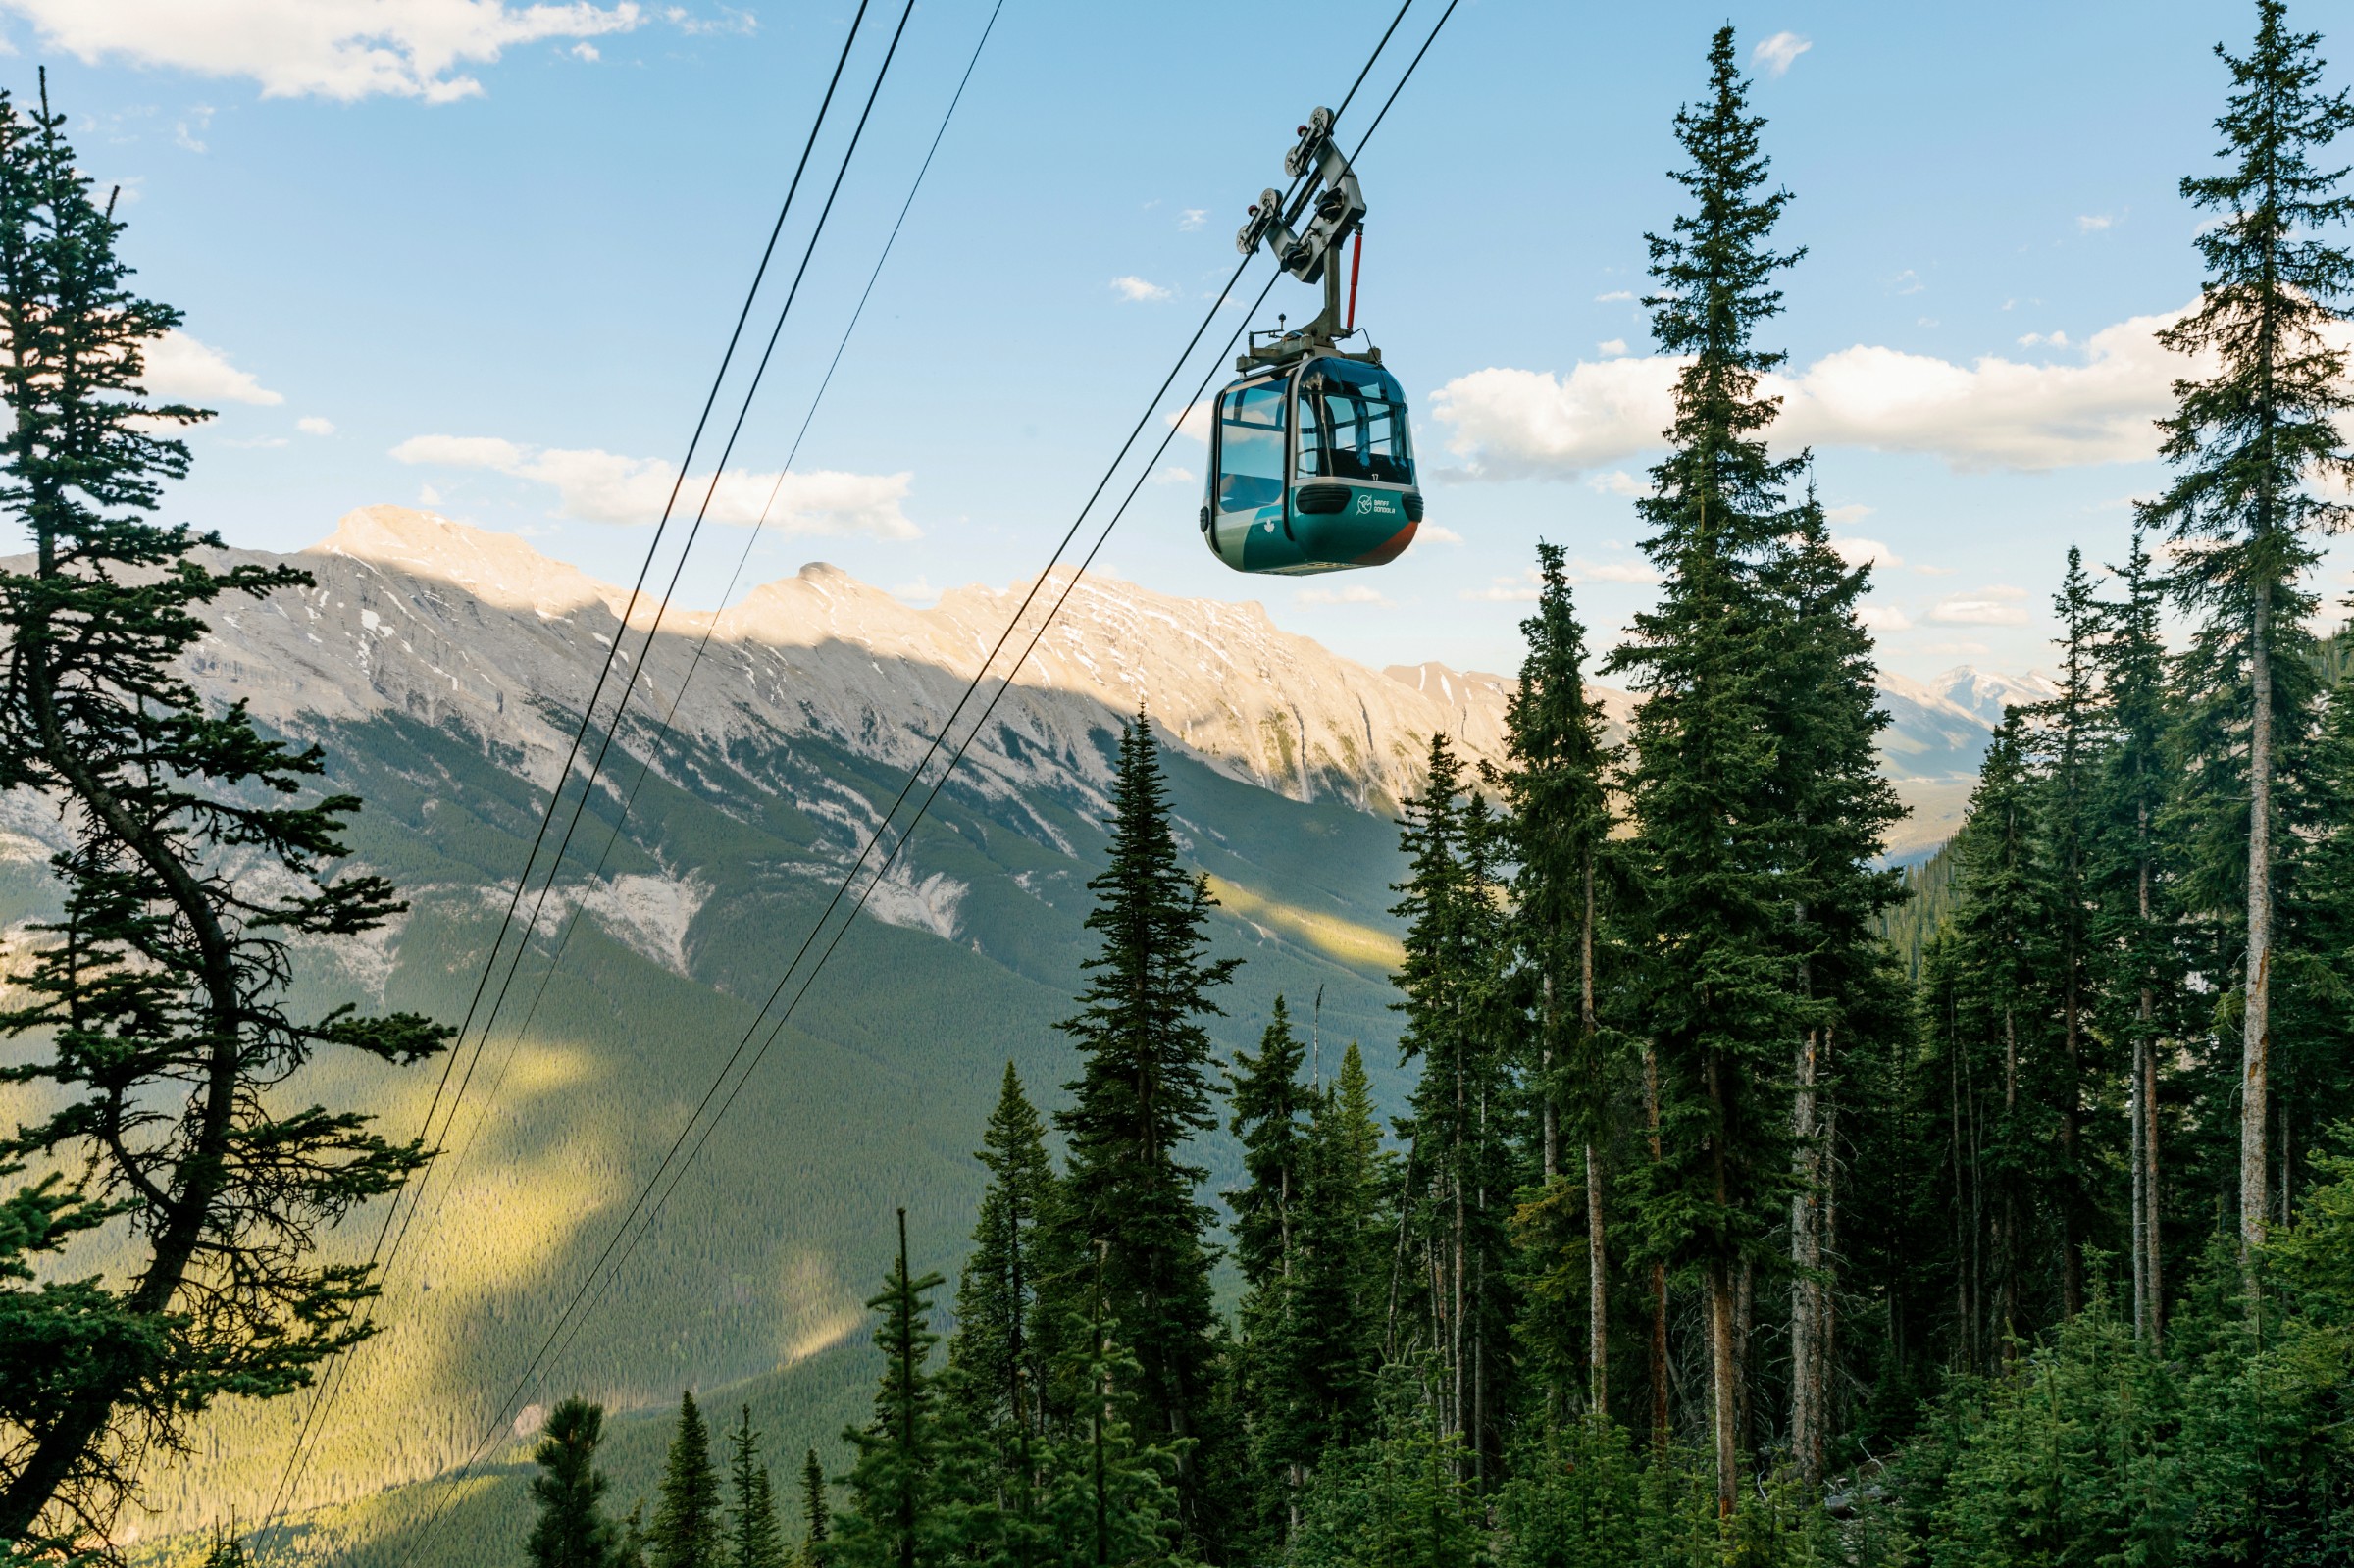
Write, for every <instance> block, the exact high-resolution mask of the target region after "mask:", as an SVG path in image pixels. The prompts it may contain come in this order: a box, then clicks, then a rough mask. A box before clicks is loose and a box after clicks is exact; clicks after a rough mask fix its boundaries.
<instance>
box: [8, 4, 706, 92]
mask: <svg viewBox="0 0 2354 1568" xmlns="http://www.w3.org/2000/svg"><path fill="white" fill-rule="evenodd" d="M6 6H7V9H9V10H11V11H14V12H16V13H17V14H18V15H20V16H23V17H25V18H26V19H27V20H29V21H30V22H31V23H32V25H33V26H34V28H35V29H36V30H37V31H38V32H39V33H40V36H41V41H42V43H43V44H44V45H46V46H47V47H49V48H52V49H60V50H63V51H65V52H66V53H68V54H70V55H73V56H74V57H75V58H76V59H77V60H80V61H81V62H82V63H83V64H85V65H97V64H98V63H100V62H101V61H105V60H126V61H128V62H130V63H132V64H135V65H142V66H165V67H170V68H173V69H176V70H180V71H190V72H194V73H196V74H198V75H200V76H243V77H247V78H249V79H251V80H253V81H257V82H259V83H260V84H261V88H262V96H263V97H265V98H304V97H313V98H333V99H337V100H340V101H342V102H345V103H350V102H355V101H357V100H359V99H362V98H372V97H377V96H380V95H381V96H387V97H396V98H416V99H421V100H423V101H424V102H426V103H450V102H454V101H456V100H457V99H460V98H471V97H474V96H476V95H477V94H479V93H481V92H482V90H483V84H482V82H481V81H480V80H479V79H477V78H476V77H474V76H468V75H466V74H465V72H464V70H463V68H464V67H467V66H474V65H489V64H492V63H494V62H495V61H497V59H498V58H499V56H500V54H502V53H503V52H504V51H506V50H508V49H511V48H516V47H519V46H521V45H525V44H532V43H540V42H546V41H550V40H555V41H561V40H564V39H575V40H585V39H588V38H593V37H602V36H604V35H606V34H608V33H617V32H628V31H630V30H632V29H633V28H636V27H639V26H640V25H643V24H644V22H645V21H646V15H645V12H644V11H643V10H642V9H640V6H638V5H637V4H635V3H631V0H624V3H622V4H617V5H611V6H600V5H594V4H590V3H588V0H552V3H551V0H538V3H534V4H528V5H517V4H512V3H510V0H304V3H303V4H301V5H299V6H289V5H287V4H285V3H284V0H206V3H205V4H203V5H200V6H199V5H175V4H169V3H164V0H152V3H143V4H142V3H117V4H111V5H93V4H91V3H90V0H6ZM682 15H683V13H682Z"/></svg>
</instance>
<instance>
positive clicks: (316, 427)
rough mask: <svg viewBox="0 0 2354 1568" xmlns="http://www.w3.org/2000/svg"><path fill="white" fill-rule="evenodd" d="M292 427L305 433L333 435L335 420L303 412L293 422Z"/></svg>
mask: <svg viewBox="0 0 2354 1568" xmlns="http://www.w3.org/2000/svg"><path fill="white" fill-rule="evenodd" d="M294 428H295V429H296V430H300V431H302V433H303V434H305V435H333V434H334V433H335V422H334V421H333V420H329V419H321V418H320V417H319V416H318V415H316V414H305V415H304V416H303V417H302V418H300V419H298V420H296V421H295V422H294Z"/></svg>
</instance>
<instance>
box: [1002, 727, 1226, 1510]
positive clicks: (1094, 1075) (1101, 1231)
mask: <svg viewBox="0 0 2354 1568" xmlns="http://www.w3.org/2000/svg"><path fill="white" fill-rule="evenodd" d="M1111 797H1112V815H1111V822H1110V827H1111V853H1110V859H1109V863H1108V864H1107V865H1106V866H1105V867H1104V869H1103V871H1102V872H1101V873H1100V875H1098V876H1097V877H1095V878H1094V879H1093V880H1092V881H1090V882H1089V884H1088V889H1089V891H1091V892H1092V893H1094V894H1095V899H1096V903H1095V908H1094V909H1093V910H1092V911H1090V913H1089V914H1088V917H1087V928H1088V930H1090V931H1092V932H1094V933H1096V935H1097V938H1098V941H1099V942H1100V947H1099V950H1098V951H1097V954H1096V956H1095V957H1093V958H1091V959H1089V960H1088V961H1087V964H1086V970H1087V975H1088V984H1087V988H1086V989H1085V990H1084V991H1083V992H1082V993H1081V994H1080V997H1079V1012H1078V1013H1077V1014H1076V1015H1074V1016H1073V1017H1071V1018H1069V1019H1066V1020H1064V1021H1063V1023H1062V1024H1061V1025H1060V1028H1061V1029H1062V1030H1063V1032H1064V1033H1065V1034H1067V1035H1069V1036H1070V1037H1071V1038H1072V1040H1073V1042H1074V1043H1075V1044H1076V1045H1077V1047H1078V1050H1079V1054H1080V1057H1081V1062H1082V1066H1081V1072H1080V1076H1079V1078H1078V1079H1077V1080H1076V1081H1074V1082H1072V1083H1070V1084H1068V1085H1066V1086H1065V1087H1067V1088H1068V1089H1069V1090H1070V1092H1071V1095H1072V1103H1071V1105H1070V1107H1069V1108H1068V1109H1066V1110H1063V1111H1060V1112H1057V1113H1056V1115H1055V1119H1054V1120H1055V1125H1056V1126H1057V1127H1059V1128H1060V1129H1061V1130H1062V1132H1063V1134H1064V1136H1065V1138H1067V1139H1068V1140H1069V1141H1068V1147H1069V1151H1070V1152H1069V1166H1068V1171H1067V1174H1066V1176H1065V1178H1064V1181H1063V1183H1062V1184H1061V1188H1062V1189H1061V1193H1060V1195H1059V1198H1058V1201H1057V1202H1056V1204H1055V1219H1054V1221H1053V1224H1054V1226H1055V1227H1057V1228H1058V1229H1059V1230H1060V1231H1061V1232H1062V1233H1063V1234H1062V1236H1061V1238H1060V1239H1059V1244H1058V1246H1057V1249H1056V1250H1057V1252H1058V1255H1059V1257H1060V1259H1061V1260H1062V1265H1061V1266H1062V1273H1063V1278H1062V1279H1061V1280H1060V1282H1059V1283H1058V1285H1057V1286H1056V1293H1055V1295H1054V1298H1053V1299H1052V1300H1049V1301H1045V1302H1042V1310H1051V1311H1055V1312H1058V1313H1059V1314H1060V1315H1061V1316H1063V1317H1065V1318H1067V1317H1068V1315H1069V1313H1070V1311H1071V1310H1072V1309H1073V1308H1074V1307H1075V1306H1076V1304H1077V1303H1078V1301H1079V1300H1080V1299H1082V1293H1083V1292H1084V1290H1085V1289H1086V1288H1087V1287H1086V1283H1085V1282H1086V1280H1087V1278H1088V1277H1089V1276H1090V1275H1091V1274H1092V1271H1093V1270H1094V1269H1095V1268H1096V1267H1098V1266H1099V1261H1098V1254H1099V1249H1100V1268H1101V1270H1102V1275H1103V1290H1104V1293H1105V1299H1106V1301H1107V1302H1108V1311H1109V1313H1110V1320H1111V1324H1112V1333H1113V1337H1114V1338H1115V1339H1117V1340H1119V1341H1120V1342H1122V1343H1124V1344H1127V1345H1130V1346H1132V1347H1133V1353H1134V1354H1135V1356H1136V1358H1137V1362H1138V1368H1139V1371H1138V1377H1137V1384H1136V1390H1135V1393H1136V1404H1135V1406H1134V1409H1135V1415H1134V1420H1135V1421H1136V1423H1137V1426H1138V1428H1139V1431H1140V1433H1142V1434H1143V1435H1144V1437H1145V1438H1146V1439H1147V1441H1148V1442H1164V1441H1165V1442H1169V1443H1171V1444H1172V1445H1173V1446H1175V1447H1176V1449H1177V1451H1178V1452H1179V1454H1180V1463H1181V1470H1180V1473H1179V1490H1180V1494H1181V1497H1182V1499H1183V1509H1184V1513H1185V1518H1186V1522H1187V1528H1188V1530H1189V1531H1191V1532H1193V1533H1194V1535H1195V1537H1196V1539H1198V1540H1203V1541H1204V1542H1205V1543H1206V1542H1208V1541H1209V1540H1210V1538H1211V1537H1213V1536H1214V1535H1215V1532H1216V1529H1217V1525H1216V1523H1215V1519H1214V1513H1215V1508H1214V1506H1213V1505H1214V1504H1215V1503H1216V1501H1217V1499H1215V1498H1212V1497H1210V1496H1208V1495H1207V1494H1206V1493H1205V1492H1204V1491H1203V1488H1202V1486H1201V1484H1200V1482H1201V1475H1202V1472H1203V1468H1204V1467H1205V1466H1207V1467H1208V1468H1210V1469H1213V1470H1214V1469H1217V1468H1220V1466H1219V1465H1216V1464H1212V1463H1211V1461H1212V1460H1213V1459H1215V1458H1216V1455H1215V1454H1214V1453H1204V1452H1203V1451H1202V1450H1203V1446H1204V1445H1213V1446H1214V1442H1215V1440H1216V1438H1217V1437H1218V1436H1219V1434H1220V1432H1221V1430H1222V1424H1221V1422H1220V1419H1219V1416H1218V1412H1217V1411H1216V1410H1214V1409H1213V1408H1212V1403H1213V1400H1214V1398H1215V1395H1216V1391H1217V1390H1218V1387H1219V1382H1220V1380H1219V1376H1218V1358H1219V1334H1218V1325H1217V1314H1216V1311H1215V1309H1214V1307H1213V1306H1212V1303H1211V1289H1210V1267H1211V1264H1212V1262H1213V1260H1214V1251H1213V1249H1212V1247H1211V1246H1210V1244H1209V1243H1208V1241H1207V1240H1206V1237H1207V1235H1208V1232H1209V1229H1210V1226H1211V1224H1212V1218H1213V1216H1212V1211H1211V1209H1210V1208H1209V1206H1208V1205H1207V1204H1205V1203H1203V1202H1202V1201H1201V1199H1200V1197H1199V1195H1198V1191H1199V1188H1200V1184H1201V1182H1202V1179H1203V1170H1202V1168H1201V1167H1200V1166H1198V1165H1194V1164H1191V1163H1188V1162H1187V1161H1186V1159H1185V1158H1184V1151H1185V1146H1186V1144H1187V1143H1188V1141H1189V1140H1191V1139H1192V1138H1194V1136H1195V1135H1196V1134H1199V1133H1205V1132H1208V1131H1209V1130H1210V1129H1212V1128H1213V1127H1215V1126H1216V1125H1217V1123H1216V1118H1215V1117H1214V1115H1213V1114H1212V1109H1211V1087H1210V1079H1209V1070H1210V1041H1209V1034H1208V1032H1207V1031H1206V1030H1205V1029H1204V1028H1203V1024H1202V1020H1203V1018H1205V1017H1212V1016H1216V1015H1217V1014H1218V1013H1219V1008H1218V1006H1217V1004H1216V1002H1214V1001H1213V1000H1212V999H1211V997H1210V992H1211V990H1212V989H1214V988H1215V987H1216V986H1222V985H1224V984H1226V983H1227V981H1228V980H1230V979H1231V978H1232V976H1233V972H1234V970H1235V967H1236V966H1237V964H1238V963H1239V962H1240V960H1238V959H1231V958H1225V959H1212V958H1210V957H1209V956H1208V953H1207V948H1208V945H1209V935H1208V931H1207V926H1208V919H1209V909H1210V905H1211V900H1210V896H1209V886H1208V883H1207V880H1206V879H1205V878H1203V877H1202V876H1201V875H1200V874H1198V873H1190V872H1188V871H1186V870H1185V869H1184V867H1183V866H1182V865H1181V864H1180V863H1179V861H1178V858H1177V840H1176V835H1175V832H1174V830H1173V827H1172V824H1171V822H1170V817H1169V801H1168V790H1167V786H1166V784H1164V783H1163V781H1162V778H1161V772H1160V763H1159V759H1158V757H1157V755H1156V748H1155V741H1154V739H1153V735H1152V727H1151V723H1150V722H1149V721H1148V720H1147V719H1146V718H1145V716H1144V715H1143V714H1142V713H1139V714H1138V715H1137V716H1136V719H1135V720H1134V722H1132V723H1130V724H1128V725H1127V726H1125V727H1124V728H1123V730H1122V732H1121V734H1120V749H1119V757H1118V762H1117V765H1116V768H1115V772H1114V778H1113V782H1112V790H1111Z"/></svg>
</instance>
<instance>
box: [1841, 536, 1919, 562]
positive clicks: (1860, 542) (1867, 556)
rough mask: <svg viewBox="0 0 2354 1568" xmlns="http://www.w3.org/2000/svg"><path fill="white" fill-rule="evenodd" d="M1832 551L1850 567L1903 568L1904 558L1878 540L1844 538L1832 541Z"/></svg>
mask: <svg viewBox="0 0 2354 1568" xmlns="http://www.w3.org/2000/svg"><path fill="white" fill-rule="evenodd" d="M1831 549H1832V550H1833V551H1834V552H1835V553H1836V554H1837V555H1838V557H1839V559H1840V560H1842V561H1845V562H1846V563H1847V564H1848V565H1849V566H1863V565H1865V564H1867V563H1869V564H1870V565H1872V566H1903V565H1904V564H1905V563H1904V558H1903V557H1901V556H1899V555H1898V554H1897V553H1896V552H1895V551H1894V550H1891V549H1890V548H1888V546H1886V545H1885V544H1882V543H1881V542H1880V541H1879V540H1877V539H1861V538H1854V537H1849V538H1843V539H1833V540H1831Z"/></svg>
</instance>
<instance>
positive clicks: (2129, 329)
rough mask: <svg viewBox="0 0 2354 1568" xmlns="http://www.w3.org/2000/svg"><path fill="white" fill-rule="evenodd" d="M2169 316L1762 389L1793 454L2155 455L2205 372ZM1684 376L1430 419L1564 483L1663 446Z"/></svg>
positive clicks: (1479, 396) (1787, 380) (1524, 471)
mask: <svg viewBox="0 0 2354 1568" xmlns="http://www.w3.org/2000/svg"><path fill="white" fill-rule="evenodd" d="M2175 314H2176V313H2172V312H2170V313H2168V314H2166V315H2160V316H2137V317H2134V318H2132V319H2130V320H2128V321H2124V322H2120V323H2118V324H2117V325H2116V326H2114V327H2108V328H2104V329H2101V330H2100V331H2098V332H2096V333H2094V334H2093V336H2092V337H2091V339H2090V340H2089V341H2087V342H2085V343H2084V344H2082V345H2081V346H2080V347H2078V348H2076V349H2075V350H2074V351H2073V352H2074V356H2075V358H2074V362H2073V363H2068V362H2062V363H2055V364H2040V365H2034V364H2027V363H2024V362H2021V361H2019V360H2012V359H2005V358H2002V357H2000V356H1997V355H1988V356H1985V357H1983V358H1980V359H1977V360H1975V361H1973V362H1971V363H1970V364H1968V365H1960V364H1956V363H1954V362H1953V361H1951V360H1945V359H1938V358H1936V357H1934V356H1932V355H1927V354H1914V353H1908V352H1905V351H1903V350H1900V349H1893V348H1876V347H1871V346H1869V345H1866V344H1858V345H1856V346H1855V347H1853V348H1845V349H1841V350H1839V351H1838V352H1837V353H1834V354H1829V355H1826V356H1824V357H1823V358H1821V359H1819V360H1817V361H1816V362H1815V363H1814V364H1813V365H1810V366H1808V367H1807V368H1806V369H1805V370H1803V371H1801V372H1799V373H1797V374H1796V375H1795V376H1792V377H1780V376H1776V377H1768V378H1766V380H1765V382H1764V385H1763V388H1762V389H1763V390H1764V391H1765V392H1766V393H1768V394H1770V395H1774V396H1778V397H1780V398H1781V399H1782V400H1783V402H1782V416H1781V418H1780V419H1779V420H1777V421H1776V422H1775V424H1774V426H1773V430H1772V432H1771V433H1772V438H1773V441H1774V443H1775V445H1776V446H1777V447H1780V448H1782V449H1784V450H1788V449H1791V448H1794V447H1797V446H1800V445H1814V446H1861V447H1868V448H1871V449H1873V450H1877V451H1890V452H1926V453H1932V454H1934V455H1936V456H1938V457H1942V458H1943V459H1945V461H1946V462H1947V464H1949V465H1950V466H1951V467H1953V468H1956V469H1969V470H1985V469H2029V470H2036V469H2055V468H2071V467H2077V466H2083V465H2090V464H2098V463H2124V462H2135V461H2141V460H2145V459H2148V458H2150V457H2153V456H2155V455H2156V453H2157V447H2158V434H2157V430H2156V429H2155V428H2154V426H2153V424H2152V421H2154V420H2155V419H2157V418H2158V417H2159V416H2161V415H2163V414H2165V413H2166V412H2167V411H2168V410H2169V408H2171V407H2172V403H2173V398H2172V394H2171V391H2170V386H2171V383H2172V382H2173V381H2174V380H2175V379H2176V378H2177V377H2181V376H2185V375H2190V374H2195V373H2196V370H2197V366H2196V364H2195V362H2193V361H2191V360H2188V359H2185V358H2183V357H2182V356H2180V355H2177V354H2174V353H2171V352H2169V351H2168V350H2167V349H2165V348H2164V347H2162V346H2161V345H2160V344H2159V343H2158V341H2157V337H2156V333H2157V332H2158V330H2159V329H2161V328H2163V327H2165V326H2166V325H2168V324H2169V323H2170V322H2172V321H2173V320H2175ZM2348 335H2350V336H2354V334H2348ZM1680 365H1681V362H1680V361H1678V360H1673V359H1667V358H1663V357H1660V356H1651V357H1648V358H1643V359H1621V360H1606V361H1603V362H1600V363H1584V364H1580V365H1578V366H1577V367H1575V368H1574V369H1573V370H1571V371H1570V372H1569V374H1568V375H1567V376H1566V377H1561V376H1555V375H1553V374H1550V373H1547V372H1541V371H1524V370H1510V369H1489V370H1481V371H1474V372H1472V373H1471V374H1470V375H1468V376H1461V377H1458V378H1457V379H1454V380H1452V381H1449V382H1448V383H1447V384H1446V385H1444V386H1442V387H1440V388H1439V389H1438V390H1437V391H1436V392H1434V393H1433V394H1432V395H1431V399H1430V403H1431V411H1432V414H1433V415H1434V417H1435V418H1436V419H1437V420H1438V421H1439V422H1440V423H1441V424H1443V425H1446V426H1449V427H1450V428H1451V430H1452V433H1451V435H1450V436H1449V439H1448V443H1447V444H1448V449H1449V450H1450V451H1452V452H1454V453H1455V454H1457V455H1458V456H1459V457H1462V458H1464V459H1465V460H1466V466H1467V467H1468V469H1469V470H1470V472H1471V475H1472V476H1473V477H1477V478H1485V479H1515V478H1526V477H1532V476H1533V477H1547V478H1556V479H1561V478H1568V477H1570V476H1573V475H1577V474H1580V473H1584V472H1586V471H1588V470H1591V469H1596V468H1600V467H1602V466H1604V465H1605V464H1610V463H1616V462H1621V461H1624V460H1625V459H1626V458H1629V457H1632V456H1634V455H1636V454H1638V453H1641V452H1645V451H1649V450H1655V449H1657V447H1658V446H1659V445H1660V431H1661V430H1664V429H1665V428H1666V426H1667V423H1668V421H1669V419H1670V417H1671V415H1672V412H1673V391H1674V380H1675V376H1676V372H1677V370H1678V369H1679V367H1680Z"/></svg>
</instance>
